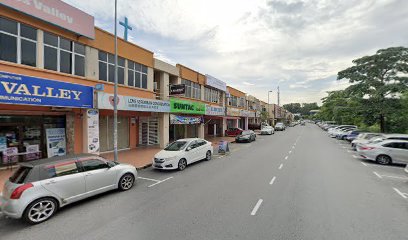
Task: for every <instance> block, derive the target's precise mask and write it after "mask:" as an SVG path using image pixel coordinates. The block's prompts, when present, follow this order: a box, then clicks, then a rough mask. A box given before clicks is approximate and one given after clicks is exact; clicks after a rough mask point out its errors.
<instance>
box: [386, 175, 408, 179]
mask: <svg viewBox="0 0 408 240" xmlns="http://www.w3.org/2000/svg"><path fill="white" fill-rule="evenodd" d="M381 177H386V178H395V179H403V180H408V178H407V177H400V176H389V175H381Z"/></svg>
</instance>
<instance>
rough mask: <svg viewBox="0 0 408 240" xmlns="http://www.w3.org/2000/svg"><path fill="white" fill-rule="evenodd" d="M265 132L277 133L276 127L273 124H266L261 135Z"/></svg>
mask: <svg viewBox="0 0 408 240" xmlns="http://www.w3.org/2000/svg"><path fill="white" fill-rule="evenodd" d="M264 134H269V135H272V134H275V129H274V128H273V127H272V126H264V127H262V129H261V135H264Z"/></svg>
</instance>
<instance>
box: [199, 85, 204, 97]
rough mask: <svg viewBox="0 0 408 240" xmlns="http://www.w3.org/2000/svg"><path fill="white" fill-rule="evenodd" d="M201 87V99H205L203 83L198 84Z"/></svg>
mask: <svg viewBox="0 0 408 240" xmlns="http://www.w3.org/2000/svg"><path fill="white" fill-rule="evenodd" d="M200 87H201V101H205V87H204V85H200Z"/></svg>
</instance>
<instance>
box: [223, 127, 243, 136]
mask: <svg viewBox="0 0 408 240" xmlns="http://www.w3.org/2000/svg"><path fill="white" fill-rule="evenodd" d="M242 131H244V130H242V129H241V128H229V129H227V130H225V136H230V137H235V136H238V135H240V134H241V133H242Z"/></svg>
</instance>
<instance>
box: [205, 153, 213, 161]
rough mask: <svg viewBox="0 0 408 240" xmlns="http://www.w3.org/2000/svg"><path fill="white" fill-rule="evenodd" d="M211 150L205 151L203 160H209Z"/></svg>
mask: <svg viewBox="0 0 408 240" xmlns="http://www.w3.org/2000/svg"><path fill="white" fill-rule="evenodd" d="M211 157H212V156H211V151H207V153H206V154H205V160H207V161H210V160H211Z"/></svg>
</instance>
